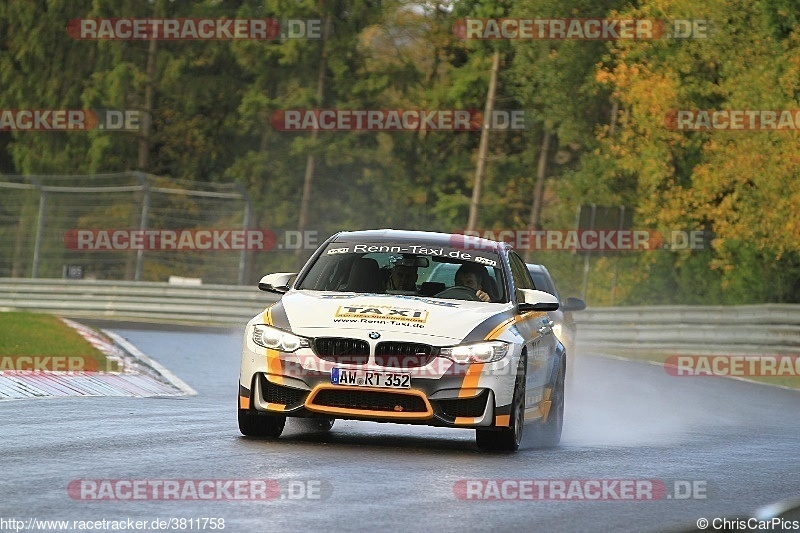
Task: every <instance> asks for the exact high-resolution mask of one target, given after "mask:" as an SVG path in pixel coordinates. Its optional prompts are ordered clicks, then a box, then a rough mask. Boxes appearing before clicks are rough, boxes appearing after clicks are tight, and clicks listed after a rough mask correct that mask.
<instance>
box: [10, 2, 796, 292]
mask: <svg viewBox="0 0 800 533" xmlns="http://www.w3.org/2000/svg"><path fill="white" fill-rule="evenodd" d="M81 17H89V18H100V17H124V18H147V17H176V18H177V17H180V18H184V17H185V18H196V17H228V18H232V17H236V18H260V17H276V18H305V19H322V20H329V21H330V24H331V28H332V31H331V32H330V35H329V37H328V38H327V39H318V40H302V39H295V40H283V41H281V40H274V41H152V42H151V41H78V40H73V39H72V38H71V37H70V36H69V35H68V33H67V31H66V25H67V22H68V21H69V20H70V19H73V18H81ZM465 17H522V18H548V17H576V18H588V17H614V18H647V19H667V20H669V19H708V20H710V21H712V30H711V35H710V36H709V38H706V39H681V40H679V39H660V40H652V41H644V40H620V41H575V40H572V41H523V40H517V41H499V40H496V41H465V40H461V39H459V38H458V37H457V36H456V35H455V34H454V32H453V25H454V23H455V21H456V20H458V19H462V18H465ZM799 17H800V8H798V6H797V5H796V3H795V2H794V1H793V0H770V1H753V0H641V1H638V2H630V1H623V0H573V1H570V2H562V1H558V0H515V1H513V2H512V1H506V2H503V1H488V0H486V1H470V0H463V1H458V2H452V3H449V4H448V3H446V2H442V3H437V2H406V1H399V0H398V1H395V0H383V1H378V0H347V1H345V0H328V1H312V0H261V1H254V0H252V1H250V0H224V1H201V2H184V1H176V2H170V1H165V0H155V1H146V0H70V1H66V0H62V1H55V0H52V1H46V0H38V1H28V0H10V1H8V2H4V3H1V4H0V36H2V39H0V87H2V89H1V90H0V108H2V109H22V108H31V109H62V108H66V109H70V108H72V109H76V108H77V109H93V108H120V109H137V110H141V111H142V112H144V113H145V114H147V113H149V116H151V117H152V122H151V127H149V128H144V129H143V130H142V131H140V132H125V133H122V132H120V133H108V132H100V131H94V132H81V133H64V132H60V133H59V132H41V133H34V132H8V131H3V132H0V173H4V174H91V173H98V172H116V171H124V170H141V171H144V172H147V173H150V174H154V175H159V176H164V177H168V178H173V179H182V180H194V181H200V182H231V181H236V182H239V183H241V184H242V185H244V186H245V187H246V189H247V190H248V191H249V193H250V195H251V197H252V198H253V201H254V210H255V220H254V221H253V226H254V227H259V228H283V229H297V228H298V227H302V228H304V229H316V230H319V231H320V233H323V234H324V233H327V234H330V233H332V232H334V231H337V230H341V229H363V228H374V227H394V228H407V229H428V230H438V231H446V232H450V231H454V230H460V229H464V228H465V227H466V225H467V219H468V214H469V203H470V198H471V195H472V186H473V180H474V177H475V167H476V162H477V153H478V145H479V140H480V133H479V132H349V133H336V132H320V133H319V134H318V135H316V136H315V135H312V134H311V133H308V132H302V133H287V132H281V131H277V130H275V129H274V128H273V127H272V126H271V125H270V121H269V119H270V116H271V114H272V113H273V112H274V111H276V110H280V109H287V108H343V109H483V107H484V105H485V101H486V95H487V90H488V86H489V79H490V71H491V65H492V58H493V55H494V54H495V53H499V55H500V68H499V76H498V84H497V97H496V103H495V107H496V108H497V109H524V110H526V112H527V113H528V114H527V118H528V120H527V121H526V125H527V126H528V127H527V129H525V130H524V131H516V132H493V133H492V134H491V136H490V141H489V153H488V157H487V169H486V177H485V180H484V187H483V195H482V199H481V207H480V212H479V217H478V223H477V224H476V226H477V227H478V228H482V229H501V228H505V229H526V228H531V227H533V226H536V227H538V228H541V229H572V228H574V227H575V223H576V211H577V208H578V206H580V205H582V204H587V203H596V204H599V205H625V206H628V207H629V208H631V209H633V210H634V212H635V216H634V224H635V227H636V228H642V229H662V230H674V229H680V230H698V229H703V230H708V231H710V232H712V233H713V235H714V237H715V238H714V240H713V242H712V243H711V244H712V245H711V248H710V249H708V250H705V251H682V252H677V251H669V252H668V251H652V252H646V253H642V252H628V253H625V254H619V255H614V254H606V255H603V256H599V255H597V256H593V257H592V260H591V261H592V263H591V275H590V283H589V291H588V294H587V299H588V300H589V303H590V304H594V305H603V304H610V303H614V304H651V303H652V304H664V303H691V304H699V303H724V304H735V303H752V302H800V282H798V280H799V279H800V254H799V253H798V251H800V216H798V211H799V210H800V170H799V169H800V142H799V140H798V139H799V138H798V134H797V132H795V131H789V132H787V131H776V132H766V131H739V132H736V131H733V132H727V131H717V132H689V133H687V132H677V131H671V130H669V129H668V128H666V127H665V116H666V114H667V113H668V112H669V111H670V110H675V109H800V102H798V98H799V97H800V31H798V29H799V28H800V26H799V25H798V24H799V23H798V20H799ZM545 148H546V149H545ZM543 150H544V151H543ZM310 160H313V165H314V168H313V174H312V176H313V179H312V181H311V182H310V185H311V188H310V197H309V203H308V206H309V208H308V211H307V215H306V217H305V221H304V222H302V221H301V220H300V212H301V205H302V196H303V184H304V178H305V176H306V172H307V167H308V164H309V161H310ZM540 163H542V164H543V165H544V166H543V167H542V168H543V174H542V177H543V187H542V188H541V194H540V195H539V197H540V199H541V212H540V213H538V214H536V213H532V209H533V205H534V199H535V196H537V195H536V194H535V193H534V191H535V190H537V189H536V181H537V168H539V165H540ZM530 259H531V260H535V261H538V262H543V263H545V264H547V265H548V266H549V267H550V269H551V271H553V272H554V273H555V274H556V276H557V277H558V278H559V279H558V281H560V283H561V284H562V285H563V286H564V289H562V292H569V293H572V294H574V293H576V292H579V291H580V289H581V285H582V274H583V257H582V256H581V255H579V254H573V253H570V252H563V251H562V252H535V253H533V254H531V255H530ZM296 260H297V258H296V257H294V255H293V254H270V253H262V254H258V257H257V265H258V268H256V269H254V272H252V273H251V276H252V277H254V278H257V277H258V275H259V274H260V273H262V272H265V271H271V270H281V269H284V268H288V267H291V266H293V265H294V262H296ZM232 278H233V274H232Z"/></svg>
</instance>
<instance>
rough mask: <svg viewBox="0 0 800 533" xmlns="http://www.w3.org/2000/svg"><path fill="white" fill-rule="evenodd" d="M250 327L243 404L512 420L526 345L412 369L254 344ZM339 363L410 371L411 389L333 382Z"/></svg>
mask: <svg viewBox="0 0 800 533" xmlns="http://www.w3.org/2000/svg"><path fill="white" fill-rule="evenodd" d="M249 333H250V329H249V328H248V331H247V333H246V334H245V340H244V343H243V350H242V365H241V374H240V378H239V408H240V409H251V410H255V411H259V412H264V413H274V414H282V415H285V416H294V417H308V416H331V417H334V418H341V419H353V420H371V421H377V422H395V423H406V424H424V425H431V426H444V427H462V428H464V427H467V428H468V427H481V428H490V427H508V425H509V423H510V414H511V401H512V397H513V390H514V381H515V378H516V368H517V362H518V360H519V353H520V349H521V347H519V346H515V347H514V349H513V350H511V351H510V353H509V355H507V356H506V357H505V358H503V359H501V360H500V361H496V362H494V363H479V364H476V363H472V364H458V363H455V362H453V361H451V360H449V359H444V358H441V357H434V358H432V359H431V360H430V361H429V362H428V364H426V365H424V366H417V367H412V368H399V367H385V366H378V365H375V364H374V362H373V359H370V360H369V362H366V363H365V364H361V365H356V364H341V363H334V362H330V361H327V360H324V359H321V358H319V357H317V356H316V355H315V354H314V352H313V351H312V350H311V349H301V350H298V351H296V352H294V353H284V352H279V351H277V350H270V349H266V348H263V347H261V346H258V345H256V344H255V343H254V342H253V341H252V338H251V336H250V335H249ZM334 367H338V368H346V369H360V370H369V371H379V372H407V373H410V374H411V388H409V389H392V388H378V387H362V386H350V385H334V384H332V383H331V369H333V368H334Z"/></svg>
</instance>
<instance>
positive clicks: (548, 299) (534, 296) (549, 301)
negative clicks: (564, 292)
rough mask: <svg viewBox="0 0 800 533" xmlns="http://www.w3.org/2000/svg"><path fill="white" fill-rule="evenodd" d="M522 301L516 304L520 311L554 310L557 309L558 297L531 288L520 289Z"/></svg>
mask: <svg viewBox="0 0 800 533" xmlns="http://www.w3.org/2000/svg"><path fill="white" fill-rule="evenodd" d="M519 292H520V296H522V298H523V301H520V302H519V303H518V304H517V308H518V309H519V312H520V313H526V312H528V311H555V310H557V309H558V298H556V297H555V296H553V295H552V294H550V293H549V292H544V291H537V290H533V289H520V290H519Z"/></svg>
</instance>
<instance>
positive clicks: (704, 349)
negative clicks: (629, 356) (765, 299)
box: [573, 304, 800, 355]
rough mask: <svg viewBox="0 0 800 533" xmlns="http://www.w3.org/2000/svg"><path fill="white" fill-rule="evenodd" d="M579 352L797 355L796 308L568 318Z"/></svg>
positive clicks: (666, 309) (667, 310)
mask: <svg viewBox="0 0 800 533" xmlns="http://www.w3.org/2000/svg"><path fill="white" fill-rule="evenodd" d="M573 316H574V317H575V321H576V322H577V325H578V343H579V346H580V348H581V349H584V350H586V349H588V350H606V351H615V352H626V351H628V352H630V351H636V350H639V351H644V350H653V351H670V352H673V353H699V354H705V353H708V354H711V353H719V354H757V355H762V354H795V355H800V305H797V304H762V305H737V306H652V307H607V308H596V309H587V310H585V311H581V312H579V313H575V314H574V315H573Z"/></svg>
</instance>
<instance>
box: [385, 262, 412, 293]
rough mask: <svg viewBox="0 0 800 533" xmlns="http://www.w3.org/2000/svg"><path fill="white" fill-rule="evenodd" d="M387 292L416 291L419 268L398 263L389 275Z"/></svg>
mask: <svg viewBox="0 0 800 533" xmlns="http://www.w3.org/2000/svg"><path fill="white" fill-rule="evenodd" d="M386 290H398V291H416V290H417V267H415V266H409V265H403V264H401V263H398V264H396V265H395V266H394V268H393V269H392V273H391V274H390V275H389V282H388V283H387V285H386Z"/></svg>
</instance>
